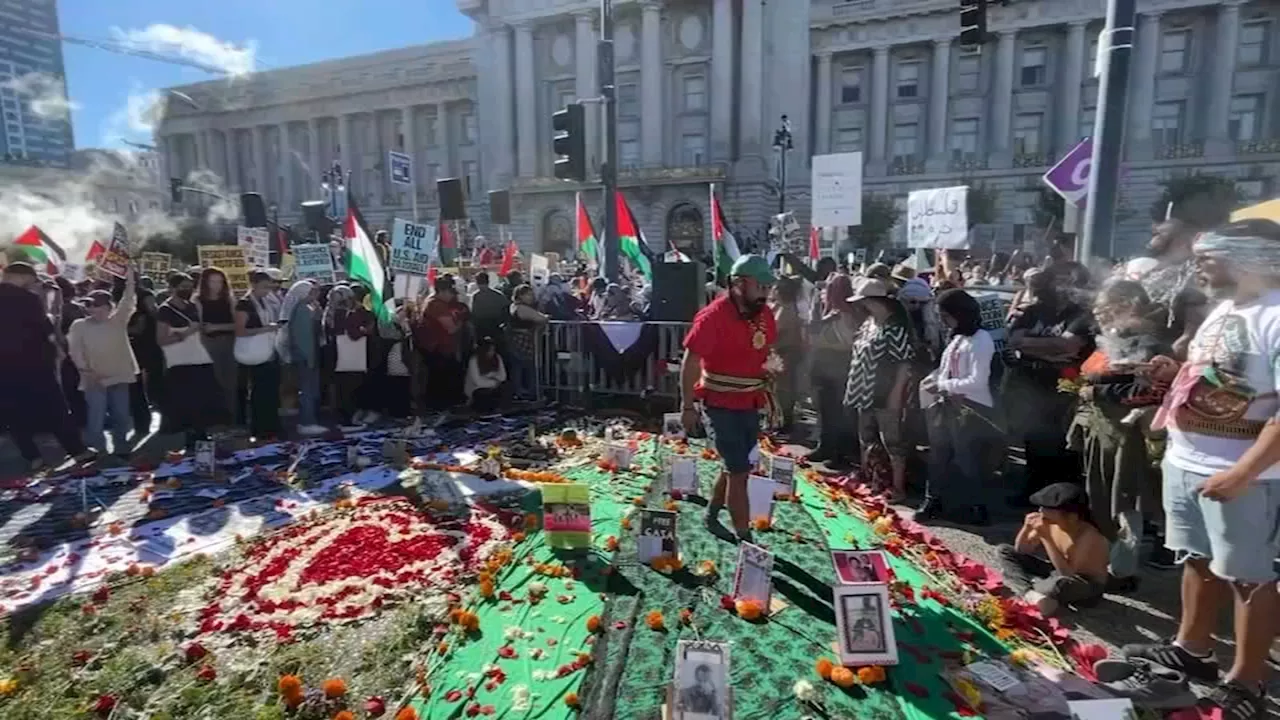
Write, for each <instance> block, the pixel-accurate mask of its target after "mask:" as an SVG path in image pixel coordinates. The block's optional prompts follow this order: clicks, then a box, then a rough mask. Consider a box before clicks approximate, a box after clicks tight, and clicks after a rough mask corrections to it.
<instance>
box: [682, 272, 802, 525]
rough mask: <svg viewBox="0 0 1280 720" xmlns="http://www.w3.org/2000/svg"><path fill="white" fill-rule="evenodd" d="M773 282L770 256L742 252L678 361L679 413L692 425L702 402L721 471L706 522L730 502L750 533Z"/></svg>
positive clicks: (737, 521)
mask: <svg viewBox="0 0 1280 720" xmlns="http://www.w3.org/2000/svg"><path fill="white" fill-rule="evenodd" d="M772 284H773V272H772V271H771V270H770V268H769V263H768V262H767V261H766V260H765V259H764V258H763V257H760V256H759V255H743V256H741V257H739V258H738V259H737V261H735V262H734V263H733V268H732V269H731V270H730V271H729V290H728V292H725V293H723V294H721V295H720V296H719V297H717V298H716V299H715V300H713V301H712V302H711V304H710V305H707V306H706V307H705V308H703V309H702V310H700V311H699V312H698V314H697V316H696V317H694V319H693V327H692V328H690V330H689V333H688V334H687V335H685V338H684V348H685V350H684V360H683V362H682V363H681V366H680V388H681V392H682V397H683V402H682V404H681V420H682V421H683V423H684V426H685V428H686V429H687V430H692V429H693V428H694V426H696V425H697V424H698V421H699V418H700V415H699V413H698V409H697V405H696V402H697V401H701V402H702V404H703V406H704V408H705V410H706V415H707V418H708V419H709V420H710V422H711V430H712V432H713V433H714V435H715V443H716V450H717V451H719V453H720V457H721V458H723V460H724V472H723V473H721V474H720V477H719V479H717V480H716V486H715V492H714V493H713V494H712V497H711V503H710V505H709V507H708V508H707V523H708V525H715V524H718V523H719V522H720V510H721V508H723V507H724V506H725V504H726V502H727V504H728V506H729V517H730V518H732V520H733V527H734V530H735V531H736V532H737V534H738V537H739V538H741V539H743V540H748V541H749V540H750V539H751V525H750V520H751V518H750V517H749V515H750V506H749V504H748V502H747V476H748V475H749V474H750V472H751V460H750V459H749V457H750V455H751V450H752V449H753V448H755V447H756V444H757V441H758V436H759V433H760V410H761V409H762V408H765V407H766V406H767V404H768V398H769V382H770V381H769V378H768V375H767V373H766V371H765V362H766V361H767V360H768V359H769V352H770V348H772V347H773V344H774V342H775V341H776V340H777V336H778V328H777V325H776V324H775V323H774V319H773V313H771V312H768V311H767V308H766V301H767V299H768V295H769V287H770V286H771V285H772Z"/></svg>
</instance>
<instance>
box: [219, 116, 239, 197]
mask: <svg viewBox="0 0 1280 720" xmlns="http://www.w3.org/2000/svg"><path fill="white" fill-rule="evenodd" d="M222 136H223V137H224V138H226V146H227V147H226V149H227V189H228V190H230V191H232V192H240V191H241V189H242V188H243V187H244V181H243V180H242V179H241V177H240V146H239V144H238V143H237V141H238V140H239V138H238V137H237V134H236V128H227V129H226V130H223V131H222Z"/></svg>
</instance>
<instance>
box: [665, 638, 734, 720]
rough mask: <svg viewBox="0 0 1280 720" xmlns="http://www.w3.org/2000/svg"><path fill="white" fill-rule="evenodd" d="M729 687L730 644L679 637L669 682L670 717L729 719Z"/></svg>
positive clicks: (698, 719)
mask: <svg viewBox="0 0 1280 720" xmlns="http://www.w3.org/2000/svg"><path fill="white" fill-rule="evenodd" d="M731 695H732V690H731V689H730V688H729V646H728V645H726V644H724V643H715V642H704V641H699V640H681V641H680V642H679V643H678V644H677V645H676V671H675V677H674V678H673V679H672V682H671V703H670V704H671V712H670V716H671V718H672V720H729V718H731V717H733V701H732V697H731Z"/></svg>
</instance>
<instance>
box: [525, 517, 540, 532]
mask: <svg viewBox="0 0 1280 720" xmlns="http://www.w3.org/2000/svg"><path fill="white" fill-rule="evenodd" d="M537 528H538V514H537V513H525V516H524V529H525V530H536V529H537Z"/></svg>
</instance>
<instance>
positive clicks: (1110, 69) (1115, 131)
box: [1079, 0, 1136, 263]
mask: <svg viewBox="0 0 1280 720" xmlns="http://www.w3.org/2000/svg"><path fill="white" fill-rule="evenodd" d="M1135 14H1136V8H1135V0H1108V2H1107V25H1106V28H1105V29H1104V30H1103V38H1102V42H1104V43H1106V44H1105V46H1103V47H1104V49H1105V52H1100V53H1099V59H1100V60H1101V61H1102V62H1103V63H1104V65H1103V66H1102V68H1101V73H1100V75H1101V77H1100V78H1099V80H1098V113H1097V116H1096V119H1095V120H1094V125H1095V127H1097V128H1098V132H1097V140H1096V141H1095V142H1094V143H1093V158H1092V164H1091V165H1090V171H1089V194H1088V195H1087V196H1086V197H1087V198H1088V202H1087V203H1086V204H1085V217H1084V238H1083V240H1082V241H1081V243H1080V248H1079V257H1080V260H1081V261H1082V262H1085V263H1087V262H1089V260H1090V259H1092V258H1093V254H1094V249H1095V248H1099V247H1106V248H1108V251H1109V252H1110V253H1111V254H1112V255H1114V254H1115V237H1114V235H1115V219H1116V218H1115V215H1116V196H1117V194H1118V193H1119V190H1120V163H1121V160H1122V159H1123V156H1124V125H1125V102H1126V98H1127V95H1128V92H1129V59H1130V55H1132V53H1133V35H1134V33H1133V23H1134V15H1135Z"/></svg>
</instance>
